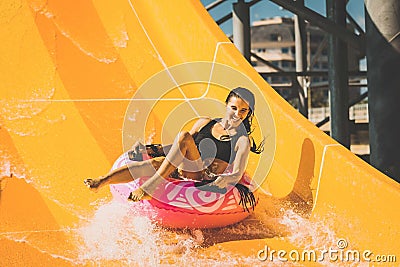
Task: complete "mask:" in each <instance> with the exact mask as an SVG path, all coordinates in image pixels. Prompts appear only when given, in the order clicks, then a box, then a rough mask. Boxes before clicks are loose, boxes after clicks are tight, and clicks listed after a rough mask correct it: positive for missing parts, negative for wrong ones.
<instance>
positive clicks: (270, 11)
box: [201, 0, 365, 35]
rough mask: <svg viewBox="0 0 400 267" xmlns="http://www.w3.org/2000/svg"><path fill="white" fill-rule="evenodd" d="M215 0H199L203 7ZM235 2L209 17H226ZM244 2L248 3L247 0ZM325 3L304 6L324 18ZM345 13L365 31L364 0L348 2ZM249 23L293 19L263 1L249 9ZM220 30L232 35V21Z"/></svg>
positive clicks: (308, 0) (230, 0)
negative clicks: (275, 18)
mask: <svg viewBox="0 0 400 267" xmlns="http://www.w3.org/2000/svg"><path fill="white" fill-rule="evenodd" d="M214 1H215V0H201V2H202V3H203V5H204V6H207V5H208V4H210V3H213V2H214ZM234 2H237V1H236V0H228V1H226V2H224V3H223V4H221V5H219V6H218V7H216V8H214V9H213V10H211V11H210V14H211V16H212V17H213V18H214V19H219V18H221V17H223V16H224V15H226V14H227V13H228V12H230V11H231V10H232V3H234ZM246 2H249V0H247V1H246ZM325 2H326V0H305V5H306V6H307V7H308V8H310V9H312V10H314V11H316V12H318V13H320V14H321V15H323V16H325V15H326V12H325ZM347 12H348V13H349V14H350V15H351V16H352V17H353V18H354V19H355V20H356V21H357V22H358V24H359V25H360V26H361V27H362V28H363V29H365V21H364V0H350V1H349V3H348V4H347ZM250 16H251V22H253V21H256V20H260V19H262V18H271V17H276V16H286V17H293V13H291V12H289V11H287V10H284V9H282V8H281V7H280V6H278V5H276V4H275V3H273V2H271V1H269V0H263V1H260V2H259V3H257V4H255V5H254V6H252V7H251V9H250ZM220 27H221V28H222V30H223V31H224V32H225V33H226V34H228V35H230V34H232V21H231V20H228V21H227V22H225V23H223V24H222V25H220Z"/></svg>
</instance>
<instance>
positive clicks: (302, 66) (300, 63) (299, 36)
mask: <svg viewBox="0 0 400 267" xmlns="http://www.w3.org/2000/svg"><path fill="white" fill-rule="evenodd" d="M297 2H298V4H299V5H304V0H297ZM294 36H295V51H296V71H297V72H302V71H306V70H307V52H306V49H307V37H306V23H305V21H304V19H302V18H301V17H299V15H295V16H294ZM297 82H298V84H299V111H300V113H301V114H303V116H304V117H306V118H308V100H307V81H306V77H304V76H298V77H297Z"/></svg>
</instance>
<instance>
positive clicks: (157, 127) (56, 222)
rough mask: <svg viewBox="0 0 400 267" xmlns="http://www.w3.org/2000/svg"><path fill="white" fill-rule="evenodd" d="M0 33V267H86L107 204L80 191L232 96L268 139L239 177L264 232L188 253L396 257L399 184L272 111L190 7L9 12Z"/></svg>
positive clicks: (7, 7) (0, 11) (258, 86)
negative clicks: (248, 187)
mask: <svg viewBox="0 0 400 267" xmlns="http://www.w3.org/2000/svg"><path fill="white" fill-rule="evenodd" d="M0 25H1V27H0V38H1V44H0V73H1V74H0V105H1V108H0V140H1V141H0V148H1V149H0V158H1V166H0V175H1V176H0V178H1V179H2V180H1V195H0V265H1V266H3V265H4V266H32V265H38V266H43V265H46V266H70V265H74V264H83V265H91V264H95V263H94V260H93V259H91V260H87V261H85V260H80V261H76V260H75V259H76V257H78V256H77V255H78V254H79V253H81V252H78V251H77V250H79V249H80V248H79V246H78V245H77V244H78V243H79V242H78V241H77V240H76V239H77V237H76V233H75V232H74V229H77V228H79V227H80V225H81V222H82V221H90V220H92V218H93V216H94V214H95V213H96V209H97V208H98V207H99V206H101V205H102V204H103V203H105V202H107V201H109V200H110V198H111V196H110V193H109V191H108V190H101V191H100V192H99V193H98V194H92V193H90V192H88V190H87V189H86V188H85V187H84V186H83V184H82V180H83V179H84V178H86V177H95V176H99V175H101V174H103V173H105V172H107V170H109V169H110V167H111V165H112V164H113V162H114V160H115V159H116V158H118V156H119V155H120V154H121V153H122V152H123V151H124V150H126V149H127V148H128V147H129V146H130V145H132V142H133V140H135V139H137V138H141V139H142V140H144V141H149V142H155V143H157V142H163V143H167V142H171V141H172V138H173V136H174V135H175V134H176V132H177V131H178V130H180V128H179V127H181V126H180V124H182V122H184V123H187V125H186V126H185V127H188V126H190V123H192V121H191V119H193V118H195V117H196V116H214V115H216V114H218V113H220V112H221V111H223V101H224V98H225V96H226V93H227V92H228V91H227V90H228V89H229V88H232V87H234V86H246V87H249V88H251V89H252V90H253V91H254V92H255V94H256V97H257V110H256V115H257V117H256V126H257V128H256V131H255V133H254V135H255V137H256V138H257V140H260V139H261V138H262V137H266V150H265V152H264V153H263V155H262V156H261V157H260V156H252V157H251V159H250V161H249V168H248V171H249V173H250V174H252V175H253V176H254V177H255V179H256V181H257V182H259V184H260V188H259V191H260V194H261V198H260V204H259V205H258V207H257V209H256V214H255V215H254V216H252V217H251V218H250V219H248V220H247V221H245V222H244V224H243V225H244V226H246V223H247V225H249V224H251V223H254V221H256V222H257V223H259V225H262V226H263V227H265V228H262V227H261V226H260V227H261V228H260V227H255V228H254V229H258V230H259V229H264V230H265V231H270V232H269V233H268V234H262V233H258V234H254V235H252V234H251V233H249V232H247V233H246V234H243V235H241V234H240V230H241V229H237V228H236V232H235V233H236V234H235V235H231V236H232V238H230V239H226V240H224V239H221V238H219V239H218V238H217V237H215V236H214V237H213V235H218V231H215V232H205V233H204V234H205V237H206V239H207V238H208V239H210V240H213V241H212V242H211V241H210V243H209V244H207V245H205V246H203V248H201V251H200V252H199V251H197V252H198V253H200V254H201V255H209V256H210V255H211V256H212V257H216V261H217V262H218V261H220V262H221V263H222V262H224V261H225V260H226V259H224V258H222V256H218V255H221V254H220V253H221V252H225V253H231V254H230V255H234V256H236V257H237V258H238V259H239V260H238V263H240V262H241V261H240V260H241V259H242V260H244V259H246V260H249V259H251V260H254V262H256V263H257V262H259V261H260V259H257V254H258V257H259V258H262V257H263V256H265V251H264V250H265V248H266V246H267V247H268V248H269V249H274V250H285V251H287V252H288V251H291V250H295V249H296V250H299V251H301V250H304V249H315V250H317V249H319V250H322V249H324V248H327V247H333V248H335V249H338V250H339V251H344V250H345V249H346V248H348V249H352V250H359V251H371V252H373V254H372V255H375V256H376V255H397V257H399V256H400V249H399V247H398V246H395V244H397V243H398V242H397V241H398V240H399V239H400V230H399V227H398V225H400V212H399V209H398V207H397V205H398V203H400V186H399V184H397V183H396V182H394V181H393V180H391V179H390V178H388V177H386V176H385V175H383V174H382V173H380V172H378V171H377V170H375V169H374V168H372V167H371V166H370V165H368V164H366V163H365V162H363V161H362V160H360V159H359V158H357V157H356V156H354V155H353V154H352V153H351V152H349V151H348V150H347V149H345V148H344V147H342V146H340V145H339V144H337V143H336V142H335V141H334V140H332V139H331V138H329V137H328V136H326V135H325V134H324V133H323V132H321V131H320V130H319V129H317V128H316V127H314V125H312V124H311V123H310V122H309V121H307V120H306V119H304V118H303V117H301V115H299V114H298V112H297V111H295V110H294V109H293V108H292V107H290V106H289V105H288V104H287V103H286V102H285V101H284V100H283V99H282V98H281V97H279V96H278V95H277V94H276V93H275V91H274V90H273V89H272V88H271V87H270V86H269V85H268V84H267V83H266V82H265V81H264V80H263V79H262V78H261V77H260V76H259V75H258V74H257V73H256V72H255V70H254V69H253V68H252V67H251V66H250V65H249V64H248V63H247V62H246V60H245V59H244V58H243V57H242V56H241V55H240V53H239V52H238V51H237V50H236V48H235V47H234V45H233V44H231V43H230V41H229V40H228V39H227V37H226V36H225V35H224V33H223V32H222V31H221V30H220V29H219V27H218V26H217V25H216V24H215V23H214V21H213V20H212V18H211V17H210V16H209V15H208V13H207V12H206V11H205V10H204V7H203V6H202V5H201V3H200V2H199V1H133V0H116V1H113V2H112V3H111V2H110V1H95V0H93V1H77V0H72V1H53V0H51V1H42V0H29V1H28V0H27V1H24V0H19V1H18V0H4V1H1V4H0ZM160 99H162V100H160ZM204 107H207V108H204ZM143 110H145V111H146V112H145V113H143V112H144V111H143ZM176 118H179V119H178V120H177V119H176ZM181 121H182V122H181ZM137 125H140V127H139V128H137V127H136V128H135V126H137ZM168 126H169V127H168ZM172 126H174V127H172ZM271 195H272V197H271ZM288 211H291V212H293V213H291V212H288ZM298 214H301V216H300V215H298ZM243 225H242V226H243ZM232 229H235V226H233V228H232ZM254 229H253V230H254ZM271 229H273V231H271ZM264 230H263V231H264ZM238 232H239V234H238ZM299 233H301V234H299ZM207 235H208V236H207ZM233 236H234V237H233ZM340 242H342V243H340ZM343 242H344V243H345V245H346V246H343V247H340V246H342V244H343ZM339 244H340V245H339ZM338 247H340V248H338ZM263 249H264V250H263ZM216 252H218V253H216ZM200 254H199V255H200ZM222 255H225V254H222ZM286 256H287V255H286ZM198 257H200V256H198ZM218 257H221V258H218ZM374 259H376V258H374ZM175 260H176V257H175ZM264 260H270V259H264ZM170 261H172V262H173V261H174V257H172V259H170ZM275 261H276V258H275ZM314 263H315V262H314ZM314 263H313V264H314ZM104 264H105V265H108V264H109V265H112V266H115V265H117V266H118V265H124V264H126V262H124V263H123V262H119V261H118V260H115V259H114V260H112V261H105V262H104ZM302 264H306V265H307V264H308V263H307V262H306V261H303V262H302Z"/></svg>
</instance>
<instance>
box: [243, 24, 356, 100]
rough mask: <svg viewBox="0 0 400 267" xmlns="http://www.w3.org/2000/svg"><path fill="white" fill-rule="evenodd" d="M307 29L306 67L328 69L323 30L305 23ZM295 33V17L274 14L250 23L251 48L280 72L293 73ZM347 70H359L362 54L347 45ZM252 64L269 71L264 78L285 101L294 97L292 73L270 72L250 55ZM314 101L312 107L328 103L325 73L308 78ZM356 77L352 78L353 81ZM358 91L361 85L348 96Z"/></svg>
mask: <svg viewBox="0 0 400 267" xmlns="http://www.w3.org/2000/svg"><path fill="white" fill-rule="evenodd" d="M306 32H307V66H308V70H310V71H316V72H321V71H324V72H326V71H327V70H328V57H327V42H326V39H325V34H326V33H325V32H323V31H321V30H320V29H319V28H318V27H315V26H312V25H310V24H306ZM294 36H295V34H294V19H293V18H287V17H275V18H269V19H263V20H259V21H255V22H254V23H253V25H252V26H251V50H252V53H254V54H256V55H257V56H259V57H261V58H263V59H265V60H266V61H269V62H270V63H272V65H274V66H275V67H277V68H278V69H281V70H283V71H287V72H294V71H295V70H296V62H295V37H294ZM348 54H349V71H358V70H359V62H360V59H361V55H360V54H359V53H357V52H356V50H354V49H352V48H351V47H349V53H348ZM251 60H252V64H253V66H254V67H255V69H256V70H257V71H258V72H260V73H270V75H269V76H268V75H267V76H268V77H266V80H267V81H268V82H269V83H270V84H271V85H272V86H273V87H274V88H275V89H276V90H277V91H278V92H279V93H280V94H281V95H282V96H283V97H284V98H285V99H287V100H289V101H290V100H291V99H292V98H294V97H295V96H296V93H295V92H293V91H294V89H291V85H292V79H293V75H291V76H289V75H286V76H285V75H284V74H279V75H273V74H272V73H273V72H278V71H277V70H276V69H274V68H272V67H270V66H267V65H265V64H263V63H262V62H260V61H259V60H257V59H256V58H255V57H252V59H251ZM307 80H308V84H309V86H310V89H311V94H314V96H312V100H313V102H312V103H310V104H311V107H323V106H326V105H328V86H327V80H328V78H327V76H326V75H320V76H316V75H313V76H311V77H308V79H307ZM355 80H359V79H353V81H355ZM359 94H360V88H357V87H352V88H351V89H350V96H349V97H350V99H352V98H353V97H356V96H357V95H359Z"/></svg>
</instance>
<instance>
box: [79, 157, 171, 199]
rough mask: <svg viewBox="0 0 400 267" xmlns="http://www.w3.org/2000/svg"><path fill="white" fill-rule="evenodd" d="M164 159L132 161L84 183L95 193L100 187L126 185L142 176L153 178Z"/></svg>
mask: <svg viewBox="0 0 400 267" xmlns="http://www.w3.org/2000/svg"><path fill="white" fill-rule="evenodd" d="M164 159H165V157H157V158H153V159H149V160H145V161H132V162H129V163H128V164H127V165H125V166H122V167H120V168H118V169H115V170H112V171H110V172H109V173H107V174H106V175H105V176H100V177H99V178H96V179H90V178H89V179H86V180H85V181H84V183H85V184H86V186H87V187H89V189H91V190H92V191H95V192H97V191H98V190H99V189H100V188H101V187H103V186H105V185H109V184H119V183H128V182H131V181H133V180H134V179H136V178H138V177H142V176H153V175H154V174H155V172H156V170H157V169H158V168H160V166H161V163H162V162H163V161H164Z"/></svg>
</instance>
